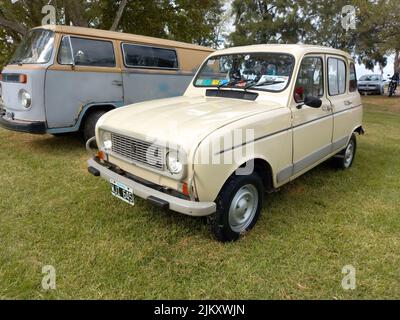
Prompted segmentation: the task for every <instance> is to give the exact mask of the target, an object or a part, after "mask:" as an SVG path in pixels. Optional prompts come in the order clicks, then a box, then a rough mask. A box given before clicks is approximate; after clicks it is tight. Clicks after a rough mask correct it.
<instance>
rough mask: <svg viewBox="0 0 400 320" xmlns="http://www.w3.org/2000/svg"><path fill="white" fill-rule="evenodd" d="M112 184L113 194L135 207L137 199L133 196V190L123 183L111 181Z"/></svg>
mask: <svg viewBox="0 0 400 320" xmlns="http://www.w3.org/2000/svg"><path fill="white" fill-rule="evenodd" d="M110 184H111V194H112V195H113V196H114V197H117V198H118V199H121V200H122V201H125V202H127V203H129V204H130V205H132V206H133V205H135V199H134V196H133V190H132V189H131V188H129V187H127V186H126V185H124V184H123V183H121V182H117V181H114V180H110Z"/></svg>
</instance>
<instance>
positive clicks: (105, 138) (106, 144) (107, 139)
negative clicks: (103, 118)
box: [101, 131, 113, 151]
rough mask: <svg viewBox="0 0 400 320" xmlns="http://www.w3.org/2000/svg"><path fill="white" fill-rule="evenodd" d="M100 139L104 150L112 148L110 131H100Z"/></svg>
mask: <svg viewBox="0 0 400 320" xmlns="http://www.w3.org/2000/svg"><path fill="white" fill-rule="evenodd" d="M101 141H102V147H103V150H104V151H111V150H112V145H113V144H112V139H111V133H110V132H108V131H102V133H101Z"/></svg>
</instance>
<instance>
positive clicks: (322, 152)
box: [292, 55, 333, 176]
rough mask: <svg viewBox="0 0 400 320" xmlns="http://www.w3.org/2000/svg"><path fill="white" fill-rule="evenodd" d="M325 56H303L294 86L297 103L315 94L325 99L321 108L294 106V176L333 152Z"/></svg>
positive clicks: (331, 120) (331, 118) (331, 119)
mask: <svg viewBox="0 0 400 320" xmlns="http://www.w3.org/2000/svg"><path fill="white" fill-rule="evenodd" d="M324 65H325V60H324V55H310V56H306V57H304V59H303V61H302V63H301V66H300V70H299V74H298V77H297V81H296V85H295V91H294V95H295V100H296V105H299V104H300V103H301V101H304V99H305V97H307V96H312V97H316V98H320V99H321V100H322V107H320V108H311V107H308V106H303V107H302V108H301V109H297V108H296V107H293V108H292V114H293V176H298V175H299V174H301V173H302V172H304V171H305V169H307V168H309V167H311V166H312V165H313V164H315V163H316V162H318V161H319V160H321V159H322V158H324V157H326V156H327V155H329V154H330V152H331V143H332V132H333V116H332V110H331V106H330V102H329V100H328V99H327V97H326V86H325V82H326V80H325V79H326V77H325V72H324V70H325V67H324Z"/></svg>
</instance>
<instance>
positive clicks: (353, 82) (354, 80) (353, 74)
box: [349, 62, 358, 92]
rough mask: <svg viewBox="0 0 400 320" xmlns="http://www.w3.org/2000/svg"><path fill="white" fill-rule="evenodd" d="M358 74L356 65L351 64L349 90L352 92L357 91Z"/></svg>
mask: <svg viewBox="0 0 400 320" xmlns="http://www.w3.org/2000/svg"><path fill="white" fill-rule="evenodd" d="M357 86H358V84H357V73H356V66H355V65H354V63H352V62H351V63H350V80H349V90H350V92H355V91H357Z"/></svg>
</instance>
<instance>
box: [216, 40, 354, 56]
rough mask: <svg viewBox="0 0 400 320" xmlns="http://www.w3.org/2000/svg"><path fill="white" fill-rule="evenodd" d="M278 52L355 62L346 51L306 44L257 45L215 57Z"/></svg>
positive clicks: (219, 53)
mask: <svg viewBox="0 0 400 320" xmlns="http://www.w3.org/2000/svg"><path fill="white" fill-rule="evenodd" d="M262 51H265V52H276V53H289V54H293V55H294V56H300V55H304V54H309V53H322V54H335V55H341V56H344V57H346V58H348V59H350V60H353V58H352V57H351V55H350V54H348V53H347V52H345V51H342V50H338V49H333V48H330V47H324V46H315V45H305V44H257V45H251V46H242V47H232V48H228V49H223V50H219V51H217V52H215V53H214V54H213V55H221V54H232V53H252V52H262Z"/></svg>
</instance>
